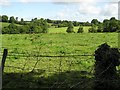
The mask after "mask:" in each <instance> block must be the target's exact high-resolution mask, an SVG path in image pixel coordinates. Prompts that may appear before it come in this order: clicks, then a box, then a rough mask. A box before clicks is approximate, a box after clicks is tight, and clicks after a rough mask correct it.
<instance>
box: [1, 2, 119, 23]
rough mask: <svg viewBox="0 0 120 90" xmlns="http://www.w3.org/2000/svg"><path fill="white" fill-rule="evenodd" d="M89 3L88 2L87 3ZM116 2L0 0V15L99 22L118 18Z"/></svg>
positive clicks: (28, 18)
mask: <svg viewBox="0 0 120 90" xmlns="http://www.w3.org/2000/svg"><path fill="white" fill-rule="evenodd" d="M88 1H89V2H88ZM117 2H118V1H117V0H113V1H112V0H107V1H106V2H104V1H101V0H84V2H83V1H82V0H60V1H59V0H44V1H43V0H0V6H1V8H0V13H1V15H8V16H15V17H19V19H20V18H24V19H25V20H31V19H32V18H35V17H37V18H49V19H60V20H72V21H89V22H90V21H91V20H92V19H93V18H96V19H98V20H100V21H102V20H103V19H109V18H111V17H116V18H118V5H117Z"/></svg>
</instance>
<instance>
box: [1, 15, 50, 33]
mask: <svg viewBox="0 0 120 90" xmlns="http://www.w3.org/2000/svg"><path fill="white" fill-rule="evenodd" d="M0 21H1V22H9V23H10V24H9V25H8V26H6V27H2V33H3V34H19V33H22V34H30V33H47V32H48V24H47V21H46V20H45V19H43V18H41V19H36V18H35V19H32V20H31V21H30V22H27V21H24V20H23V18H21V21H18V20H17V19H14V17H13V16H12V17H10V19H9V20H8V16H6V15H3V16H1V19H0ZM17 24H18V25H17Z"/></svg>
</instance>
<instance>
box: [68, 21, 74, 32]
mask: <svg viewBox="0 0 120 90" xmlns="http://www.w3.org/2000/svg"><path fill="white" fill-rule="evenodd" d="M73 29H74V26H73V23H72V22H69V24H68V28H67V30H66V32H67V33H74V30H73Z"/></svg>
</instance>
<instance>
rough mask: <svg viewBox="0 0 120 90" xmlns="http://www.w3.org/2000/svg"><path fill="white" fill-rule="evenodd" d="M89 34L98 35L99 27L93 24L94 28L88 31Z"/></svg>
mask: <svg viewBox="0 0 120 90" xmlns="http://www.w3.org/2000/svg"><path fill="white" fill-rule="evenodd" d="M88 32H90V33H96V32H97V26H96V25H94V24H92V27H91V28H89V29H88Z"/></svg>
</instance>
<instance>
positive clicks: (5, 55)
mask: <svg viewBox="0 0 120 90" xmlns="http://www.w3.org/2000/svg"><path fill="white" fill-rule="evenodd" d="M7 54H8V49H4V52H3V57H2V72H3V71H4V65H5V60H6V57H7Z"/></svg>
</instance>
